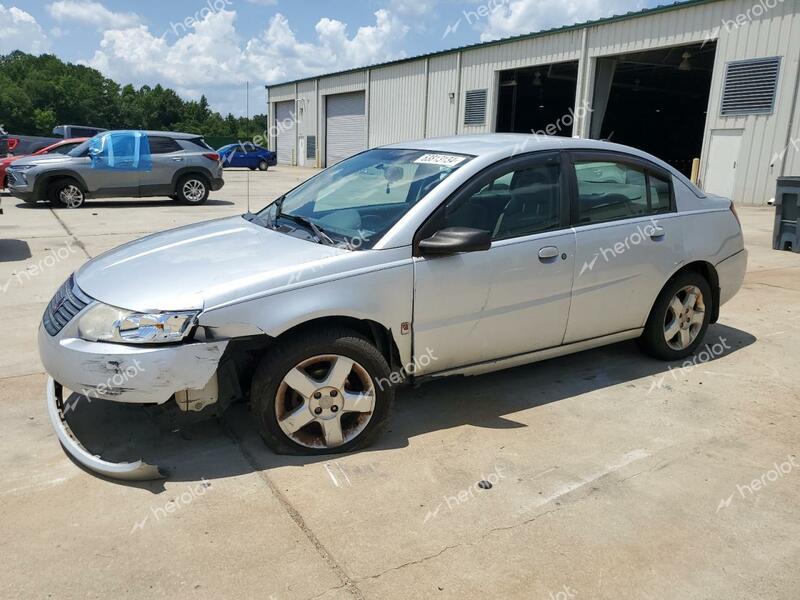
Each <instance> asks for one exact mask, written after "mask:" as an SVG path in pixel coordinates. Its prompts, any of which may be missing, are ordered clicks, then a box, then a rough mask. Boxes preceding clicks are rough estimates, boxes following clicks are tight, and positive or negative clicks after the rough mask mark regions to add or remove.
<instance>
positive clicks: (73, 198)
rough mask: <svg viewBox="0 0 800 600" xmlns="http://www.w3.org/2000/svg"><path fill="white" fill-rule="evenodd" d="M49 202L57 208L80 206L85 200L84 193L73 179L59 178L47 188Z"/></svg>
mask: <svg viewBox="0 0 800 600" xmlns="http://www.w3.org/2000/svg"><path fill="white" fill-rule="evenodd" d="M47 196H48V200H49V201H50V204H52V205H53V206H54V207H58V208H80V207H81V206H83V205H84V203H85V202H86V193H85V192H84V191H83V189H82V188H81V186H80V185H79V184H78V182H77V181H75V180H74V179H59V180H57V181H55V182H53V183H52V184H51V185H50V187H49V188H48V194H47Z"/></svg>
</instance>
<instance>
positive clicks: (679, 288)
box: [639, 271, 713, 361]
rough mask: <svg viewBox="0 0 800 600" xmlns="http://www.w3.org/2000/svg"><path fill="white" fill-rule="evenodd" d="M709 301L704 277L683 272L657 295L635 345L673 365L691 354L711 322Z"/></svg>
mask: <svg viewBox="0 0 800 600" xmlns="http://www.w3.org/2000/svg"><path fill="white" fill-rule="evenodd" d="M712 302H713V298H712V296H711V286H710V285H709V283H708V281H706V279H705V277H703V276H702V275H700V274H699V273H696V272H694V271H685V272H683V273H680V274H679V275H677V276H676V277H674V278H672V279H671V280H670V281H669V282H667V285H665V286H664V289H662V290H661V293H660V294H659V295H658V299H657V300H656V303H655V305H653V309H652V310H651V311H650V316H649V317H648V319H647V324H646V325H645V328H644V332H643V333H642V336H641V337H640V338H639V345H640V347H641V348H642V350H644V352H646V353H647V354H649V355H650V356H653V357H654V358H660V359H661V360H666V361H675V360H680V359H682V358H686V357H687V356H691V355H692V354H694V352H695V350H697V347H698V346H699V345H700V344H701V343H702V342H703V337H704V336H705V334H706V330H707V329H708V325H709V322H710V321H711V314H712V309H713V307H712V305H711V303H712Z"/></svg>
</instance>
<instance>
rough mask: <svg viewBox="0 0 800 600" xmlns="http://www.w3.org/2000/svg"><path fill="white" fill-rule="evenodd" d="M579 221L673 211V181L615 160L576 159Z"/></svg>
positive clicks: (585, 221)
mask: <svg viewBox="0 0 800 600" xmlns="http://www.w3.org/2000/svg"><path fill="white" fill-rule="evenodd" d="M575 179H576V181H577V184H578V223H579V224H581V225H584V224H590V223H604V222H606V221H618V220H621V219H631V218H635V217H643V216H647V215H653V214H661V213H666V212H670V211H671V210H672V186H671V185H670V181H669V180H668V179H666V178H664V177H663V176H661V175H656V174H654V173H651V172H650V171H649V170H646V169H645V168H644V167H640V166H636V165H631V164H628V163H625V162H617V161H614V160H598V161H576V162H575Z"/></svg>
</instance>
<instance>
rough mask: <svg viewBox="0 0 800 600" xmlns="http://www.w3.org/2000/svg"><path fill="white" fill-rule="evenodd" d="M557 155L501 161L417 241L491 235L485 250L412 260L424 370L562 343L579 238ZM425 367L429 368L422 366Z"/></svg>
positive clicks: (417, 348)
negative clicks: (477, 232) (461, 232)
mask: <svg viewBox="0 0 800 600" xmlns="http://www.w3.org/2000/svg"><path fill="white" fill-rule="evenodd" d="M568 189H569V188H568V185H567V179H566V177H565V175H564V171H563V168H562V165H561V160H560V157H559V154H558V153H552V154H545V155H543V154H538V155H532V156H523V157H518V158H514V159H510V160H508V161H504V162H503V163H500V164H499V165H496V166H494V167H492V168H490V169H489V170H487V171H486V172H484V173H483V174H482V175H480V176H479V177H478V178H476V179H475V180H473V182H471V183H470V184H469V185H467V186H466V187H465V188H463V189H462V190H461V191H460V192H457V193H456V194H455V195H454V196H453V197H452V198H451V200H449V201H448V202H447V203H446V205H445V206H444V207H443V208H442V209H440V212H439V213H438V214H437V215H434V217H433V218H432V219H431V221H430V222H429V223H428V224H426V225H425V226H423V228H422V229H421V231H420V232H419V233H418V236H417V237H418V238H425V237H429V235H432V234H433V233H435V231H438V230H439V229H441V228H443V227H472V228H476V229H483V230H486V231H489V232H490V233H491V234H492V246H491V249H489V250H488V251H486V252H472V253H462V254H456V255H453V256H444V257H436V258H432V257H416V258H415V259H414V326H413V329H414V352H415V354H416V355H417V356H422V355H423V354H426V353H429V354H432V355H433V356H435V357H436V360H432V361H420V367H419V369H418V370H417V371H415V372H416V373H417V374H422V373H423V372H435V371H444V370H447V369H450V368H455V367H461V366H466V365H471V364H475V363H480V362H484V361H488V360H493V359H498V358H504V357H508V356H513V355H516V354H524V353H527V352H531V351H534V350H540V349H544V348H549V347H553V346H558V345H560V344H561V343H562V340H563V338H564V332H565V329H566V326H567V318H568V315H569V310H570V294H571V290H572V277H573V271H574V260H575V234H574V233H573V232H572V230H571V229H570V227H569V194H568ZM424 363H427V364H424Z"/></svg>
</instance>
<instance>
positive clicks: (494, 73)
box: [270, 0, 800, 204]
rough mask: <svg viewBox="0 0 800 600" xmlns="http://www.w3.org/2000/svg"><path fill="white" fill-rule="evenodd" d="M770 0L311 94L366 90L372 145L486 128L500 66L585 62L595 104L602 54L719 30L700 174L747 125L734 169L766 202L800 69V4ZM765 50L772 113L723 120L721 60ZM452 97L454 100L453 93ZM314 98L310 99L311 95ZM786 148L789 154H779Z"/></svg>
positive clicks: (670, 13)
mask: <svg viewBox="0 0 800 600" xmlns="http://www.w3.org/2000/svg"><path fill="white" fill-rule="evenodd" d="M772 1H773V2H775V3H776V6H775V7H774V8H770V9H768V10H764V9H763V5H761V4H759V3H756V1H755V0H718V1H712V2H709V3H706V4H699V5H695V6H687V7H681V8H678V9H675V10H666V11H663V12H655V13H651V14H647V15H643V16H641V17H636V18H629V19H623V20H617V21H611V22H608V23H601V24H598V25H593V26H589V27H586V28H581V29H571V30H566V31H562V32H555V33H551V34H546V35H541V36H537V37H533V38H527V39H520V40H515V41H511V42H508V43H503V44H495V45H487V46H481V47H477V48H471V49H463V50H460V51H458V50H456V51H453V52H451V53H447V54H442V55H437V56H431V57H421V58H419V59H416V60H413V61H408V62H403V63H399V64H394V65H386V66H382V67H381V66H379V67H371V68H369V69H364V70H358V71H353V72H349V73H342V74H339V75H332V76H327V77H320V78H319V79H318V80H317V81H318V86H319V89H318V91H317V93H316V94H314V93H313V91H312V92H311V94H312V95H313V96H314V98H313V100H314V101H315V110H316V112H317V115H318V116H319V115H320V114H321V111H323V110H324V102H323V99H322V98H323V96H325V95H327V94H333V93H343V92H351V91H357V90H365V92H366V95H367V112H368V114H367V128H368V140H369V145H370V146H376V145H381V144H386V143H392V142H397V141H403V140H408V139H413V138H420V137H435V136H443V135H452V134H453V133H459V134H461V133H483V132H490V131H493V130H494V128H495V122H496V110H497V108H496V107H497V90H498V77H499V72H500V71H502V70H506V69H513V68H521V67H528V66H535V65H539V64H551V63H558V62H567V61H577V60H580V61H581V64H580V68H579V79H578V86H577V89H578V92H577V97H576V105H577V106H581V105H583V104H584V103H585V105H586V106H589V105H590V104H591V100H592V90H593V88H594V85H593V84H594V69H595V65H596V59H597V58H598V57H602V56H613V55H618V54H625V53H629V52H640V51H644V50H650V49H655V48H662V47H668V46H679V45H684V44H691V43H697V42H701V41H703V40H704V39H709V40H710V39H714V38H715V37H716V35H717V34H718V37H719V39H718V45H717V56H716V62H715V67H714V75H713V80H712V91H711V98H710V101H709V108H708V122H707V125H706V130H705V134H704V135H705V137H704V145H703V147H704V153H703V156H702V161H703V166H701V175H702V174H703V172H704V170H703V169H704V165H705V163H706V159H707V156H706V152H707V148H708V144H709V138H710V134H711V131H712V130H714V129H744V130H745V134H744V138H743V140H742V154H741V157H740V163H741V164H742V165H743V168H742V170H740V171H739V173H738V174H737V186H736V191H735V197H736V199H737V201H738V202H740V203H745V204H763V203H765V202H766V201H767V200H768V199H769V198H771V197H772V196H773V194H774V187H775V178H776V177H778V176H780V175H781V174H786V175H789V174H791V175H800V105H798V103H797V102H796V100H795V97H796V94H797V89H798V71H799V70H800V65H798V60H800V2H798V1H797V0H772ZM771 3H772V2H770V4H771ZM756 7H758V8H756ZM748 11H749V12H748ZM748 14H749V15H750V18H745V20H744V23H745V24H743V25H738V26H737V25H735V24H733V23H734V22H735V20H736V19H737V17H738V16H739V15H745V16H746V15H748ZM723 19H725V20H726V22H727V23H728V24H727V25H725V24H724V21H723ZM767 56H782V57H783V60H782V66H781V75H780V80H779V91H778V99H777V103H776V110H775V113H774V114H772V115H759V116H747V117H721V116H720V114H719V108H720V95H721V92H722V86H723V79H724V71H725V65H726V64H727V63H728V62H729V61H732V60H741V59H747V58H762V57H767ZM459 64H460V67H461V68H460V69H459V68H458V65H459ZM426 73H427V77H426V75H425V74H426ZM307 84H308V82H301V83H300V84H299V85H302V86H304V87H303V90H304V91H303V93H302V94H298V96H303V97H305V96H307V95H308V94H309V91H308V90H309V87H308V85H307ZM314 85H317V84H316V83H315V84H314ZM473 89H486V90H487V92H488V104H487V116H486V122H485V123H484V125H481V126H469V127H465V126H464V124H463V123H464V95H465V93H466V92H467V91H468V90H473ZM293 94H294V88H293V84H289V85H282V86H276V87H274V88H271V89H270V102H273V103H274V102H275V101H278V100H283V99H287V96H288V98H294V95H293ZM450 94H454V97H453V98H451V97H450ZM426 96H427V100H426ZM311 101H312V98H309V100H308V102H309V103H310V102H311ZM273 106H274V105H273ZM792 113H794V114H793V115H792ZM323 119H324V115H323ZM323 122H324V121H323V120H322V119H317V120H316V122H315V125H314V126H315V128H316V131H317V136H318V140H319V141H318V147H319V152H320V155H324V126H323ZM307 126H308V123H304V124H303V125H302V126H301V129H300V131H301V132H304V133H303V134H301V135H312V133H311V131H310V130H309V129H308V128H307ZM575 132H576V133H578V134H581V135H587V134H588V119H587V120H585V121H583V122H579V123H577V124H576V129H575ZM792 142H794V143H792ZM787 145H788V148H787ZM784 151H785V153H784V155H783V158H780V154H781V152H784Z"/></svg>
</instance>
